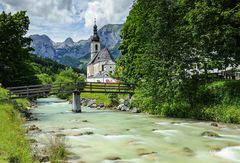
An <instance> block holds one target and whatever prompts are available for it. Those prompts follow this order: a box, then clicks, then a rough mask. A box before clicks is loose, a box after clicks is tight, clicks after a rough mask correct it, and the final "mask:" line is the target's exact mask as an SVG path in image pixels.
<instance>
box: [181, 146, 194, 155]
mask: <svg viewBox="0 0 240 163" xmlns="http://www.w3.org/2000/svg"><path fill="white" fill-rule="evenodd" d="M183 152H184V154H185V155H187V156H194V151H193V150H192V149H190V148H188V147H184V148H183Z"/></svg>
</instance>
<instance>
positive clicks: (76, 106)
mask: <svg viewBox="0 0 240 163" xmlns="http://www.w3.org/2000/svg"><path fill="white" fill-rule="evenodd" d="M72 100H73V101H72V105H73V108H72V111H73V112H75V113H81V112H82V110H81V99H80V91H78V90H75V91H74V92H73V99H72Z"/></svg>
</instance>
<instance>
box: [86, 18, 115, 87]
mask: <svg viewBox="0 0 240 163" xmlns="http://www.w3.org/2000/svg"><path fill="white" fill-rule="evenodd" d="M115 67H116V62H115V61H114V58H113V57H112V55H111V53H110V52H109V50H108V49H107V48H104V49H102V50H101V43H100V38H99V36H98V33H97V25H96V22H95V25H94V27H93V36H92V37H91V60H90V62H89V63H88V66H87V81H88V82H104V83H105V82H106V83H113V82H116V80H115V79H113V78H112V77H111V76H110V74H112V73H114V71H115Z"/></svg>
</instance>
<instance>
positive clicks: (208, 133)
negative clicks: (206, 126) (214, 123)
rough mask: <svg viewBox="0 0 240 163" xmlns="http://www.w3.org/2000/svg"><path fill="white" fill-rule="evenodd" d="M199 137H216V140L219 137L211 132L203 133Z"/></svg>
mask: <svg viewBox="0 0 240 163" xmlns="http://www.w3.org/2000/svg"><path fill="white" fill-rule="evenodd" d="M201 135H202V136H209V137H217V138H219V137H220V136H219V135H218V134H217V133H215V132H213V131H204V132H203V133H202V134H201Z"/></svg>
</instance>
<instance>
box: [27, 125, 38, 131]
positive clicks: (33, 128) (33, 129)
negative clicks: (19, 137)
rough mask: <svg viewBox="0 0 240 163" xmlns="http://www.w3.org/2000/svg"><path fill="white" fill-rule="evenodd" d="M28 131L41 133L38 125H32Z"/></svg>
mask: <svg viewBox="0 0 240 163" xmlns="http://www.w3.org/2000/svg"><path fill="white" fill-rule="evenodd" d="M27 131H41V129H39V128H38V127H37V126H36V125H31V126H29V127H28V129H27Z"/></svg>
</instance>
